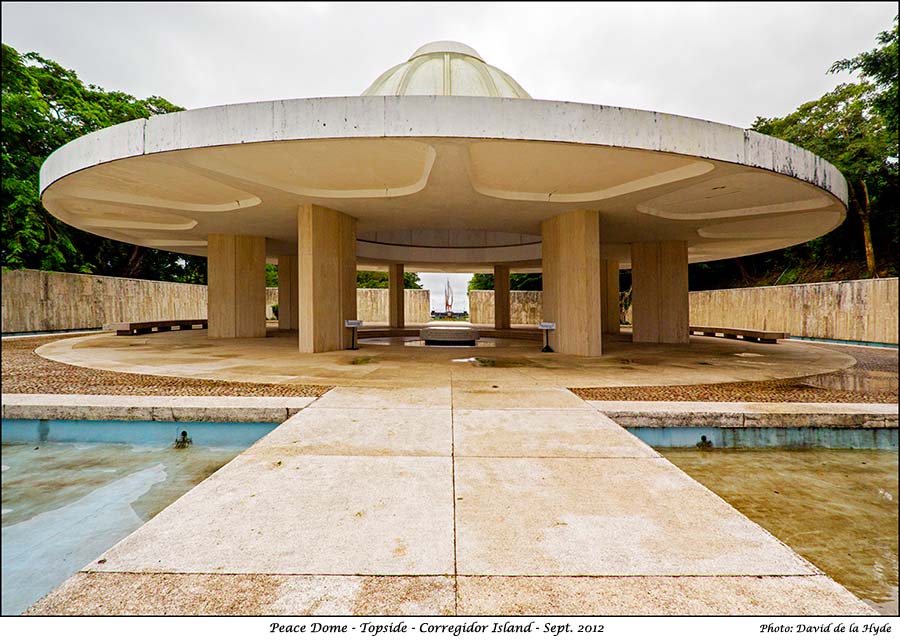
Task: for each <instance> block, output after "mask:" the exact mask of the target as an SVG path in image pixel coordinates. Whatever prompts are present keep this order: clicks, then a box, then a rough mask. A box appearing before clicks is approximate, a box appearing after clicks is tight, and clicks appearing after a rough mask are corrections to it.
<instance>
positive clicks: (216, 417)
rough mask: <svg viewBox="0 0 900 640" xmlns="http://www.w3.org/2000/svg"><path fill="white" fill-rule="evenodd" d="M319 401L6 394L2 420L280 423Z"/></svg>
mask: <svg viewBox="0 0 900 640" xmlns="http://www.w3.org/2000/svg"><path fill="white" fill-rule="evenodd" d="M315 400H317V398H302V397H296V398H295V397H274V396H267V397H258V396H109V395H77V394H58V395H57V394H54V395H49V394H25V393H22V394H4V395H3V409H2V410H3V418H6V419H24V420H162V421H187V422H194V421H197V422H282V421H284V420H285V419H287V418H288V417H289V416H291V415H294V414H295V413H297V412H298V411H300V410H301V409H302V408H304V407H306V406H308V405H309V404H311V403H312V402H314V401H315Z"/></svg>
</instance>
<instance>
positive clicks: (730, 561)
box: [456, 458, 818, 576]
mask: <svg viewBox="0 0 900 640" xmlns="http://www.w3.org/2000/svg"><path fill="white" fill-rule="evenodd" d="M456 497H457V502H456V511H457V513H456V535H457V567H458V571H459V573H461V574H466V575H511V576H515V575H534V576H541V575H570V576H585V575H619V576H623V575H669V576H699V575H719V576H721V575H812V574H815V573H818V571H817V570H816V569H815V568H814V567H813V566H812V565H810V564H809V563H807V562H806V561H804V560H803V559H802V558H800V557H799V556H798V555H797V554H795V553H794V552H793V551H791V550H790V549H789V548H788V547H787V546H786V545H784V544H783V543H781V542H779V541H778V540H776V539H775V538H774V537H773V536H772V535H771V534H769V533H768V532H766V531H765V530H764V529H762V528H761V527H759V526H758V525H756V524H754V523H753V522H751V521H750V520H748V519H747V518H745V517H744V516H743V515H741V514H740V513H739V512H738V511H736V510H735V509H734V508H733V507H731V506H729V505H728V504H727V503H726V502H725V501H724V500H722V499H721V498H719V497H718V496H716V495H715V494H713V493H712V492H711V491H709V490H708V489H706V488H705V487H703V486H702V485H700V484H699V483H697V482H695V481H694V480H692V479H691V478H690V477H688V476H687V475H686V474H684V473H683V472H681V471H680V470H679V469H678V468H677V467H675V466H674V465H672V464H671V463H669V462H668V461H667V460H665V459H664V458H653V459H535V458H530V459H502V458H459V459H457V461H456Z"/></svg>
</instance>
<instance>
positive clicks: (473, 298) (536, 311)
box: [469, 290, 544, 325]
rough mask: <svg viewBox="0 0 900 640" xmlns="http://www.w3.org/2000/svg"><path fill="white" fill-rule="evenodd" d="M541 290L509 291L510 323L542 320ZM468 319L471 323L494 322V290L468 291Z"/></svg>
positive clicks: (528, 322) (488, 323)
mask: <svg viewBox="0 0 900 640" xmlns="http://www.w3.org/2000/svg"><path fill="white" fill-rule="evenodd" d="M542 294H543V292H541V291H510V292H509V322H510V324H537V323H539V322H541V321H542V320H543V318H542V315H543V310H544V306H543V303H542V297H541V296H542ZM469 321H470V322H471V323H472V324H486V325H493V324H494V292H493V291H490V290H489V291H469Z"/></svg>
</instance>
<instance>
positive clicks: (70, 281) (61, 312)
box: [2, 269, 206, 333]
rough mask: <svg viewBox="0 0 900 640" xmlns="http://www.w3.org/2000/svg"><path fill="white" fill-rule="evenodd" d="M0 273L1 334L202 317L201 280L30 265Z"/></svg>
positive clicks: (203, 296) (204, 290)
mask: <svg viewBox="0 0 900 640" xmlns="http://www.w3.org/2000/svg"><path fill="white" fill-rule="evenodd" d="M2 278H3V283H2V296H3V304H2V309H3V313H2V316H3V333H20V332H27V331H61V330H66V329H97V328H100V327H103V326H104V325H109V324H113V323H116V322H141V321H147V320H190V319H194V318H205V317H206V287H205V286H203V285H196V284H181V283H177V282H158V281H155V280H136V279H132V278H112V277H107V276H92V275H82V274H78V273H57V272H55V271H36V270H33V269H21V270H18V271H5V270H4V271H3V275H2Z"/></svg>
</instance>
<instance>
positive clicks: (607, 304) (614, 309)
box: [600, 260, 619, 333]
mask: <svg viewBox="0 0 900 640" xmlns="http://www.w3.org/2000/svg"><path fill="white" fill-rule="evenodd" d="M600 300H601V305H602V307H603V321H602V323H601V325H600V326H601V328H602V329H603V333H619V261H618V260H601V261H600Z"/></svg>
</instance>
